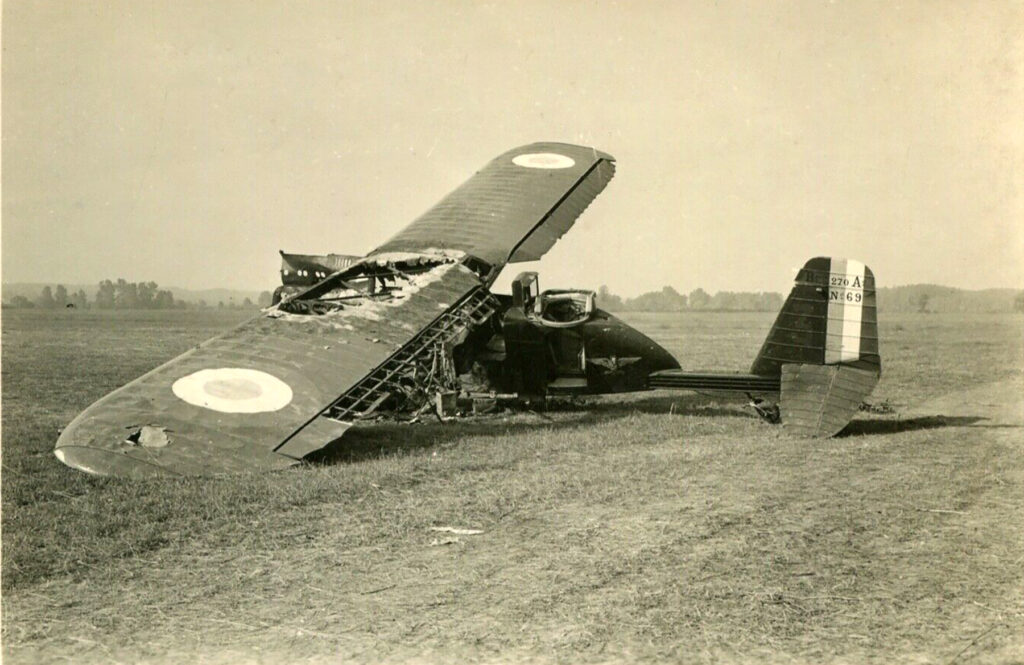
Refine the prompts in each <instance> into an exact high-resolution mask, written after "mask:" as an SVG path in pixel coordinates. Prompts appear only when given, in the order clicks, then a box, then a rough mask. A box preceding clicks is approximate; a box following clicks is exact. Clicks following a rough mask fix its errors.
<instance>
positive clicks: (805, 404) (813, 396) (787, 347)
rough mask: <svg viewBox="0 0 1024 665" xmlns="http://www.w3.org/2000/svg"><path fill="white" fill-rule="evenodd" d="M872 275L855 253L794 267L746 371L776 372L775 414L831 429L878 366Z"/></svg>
mask: <svg viewBox="0 0 1024 665" xmlns="http://www.w3.org/2000/svg"><path fill="white" fill-rule="evenodd" d="M881 369H882V363H881V357H880V355H879V349H878V310H877V304H876V301H875V276H874V275H873V274H872V272H871V269H870V268H868V267H867V266H865V265H864V264H863V263H861V262H860V261H854V260H852V259H837V258H829V257H817V258H814V259H811V260H810V261H808V262H807V263H806V264H804V267H803V268H802V269H801V270H800V272H799V273H798V274H797V277H796V284H795V285H794V286H793V290H792V291H791V292H790V294H789V297H788V298H787V299H786V302H785V304H784V305H783V306H782V311H780V312H779V316H778V318H776V320H775V323H774V325H772V329H771V331H770V332H769V333H768V338H767V339H765V342H764V344H763V345H762V347H761V351H760V353H758V354H757V358H756V359H755V360H754V364H753V366H752V367H751V369H750V371H751V374H756V375H759V376H773V377H780V378H781V390H780V398H779V409H780V411H781V416H782V422H783V424H784V425H785V426H786V427H787V429H791V430H793V431H795V432H796V433H799V434H805V435H809V436H831V435H833V434H836V433H838V432H839V430H841V429H843V427H845V426H846V425H847V423H849V422H850V420H851V419H852V418H853V416H854V414H856V412H857V410H858V409H859V408H860V405H861V404H862V403H863V401H864V398H866V397H867V396H868V395H869V394H870V393H871V391H872V390H874V387H875V385H876V384H877V383H878V377H879V375H880V374H881Z"/></svg>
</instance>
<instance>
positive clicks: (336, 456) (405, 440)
mask: <svg viewBox="0 0 1024 665" xmlns="http://www.w3.org/2000/svg"><path fill="white" fill-rule="evenodd" d="M634 414H652V415H669V414H671V415H676V416H696V417H726V418H753V417H756V416H754V414H753V413H752V412H750V411H745V410H743V409H742V408H741V407H739V406H738V405H734V406H733V407H732V408H729V407H728V406H723V405H720V404H717V403H715V402H712V401H710V400H708V399H707V398H706V397H702V396H699V395H680V396H657V397H643V398H640V399H626V400H622V401H596V402H592V403H589V404H587V403H568V402H559V403H556V404H554V405H553V406H552V408H550V409H547V410H545V411H527V410H520V409H516V410H509V411H504V412H500V413H494V414H487V415H480V416H468V417H465V418H458V419H456V420H453V421H450V422H447V423H441V422H438V421H436V420H433V419H432V418H433V417H432V416H427V418H431V420H426V421H424V422H419V423H415V424H404V423H396V422H387V421H384V422H378V423H372V424H367V425H364V426H360V427H354V428H352V429H351V430H349V431H348V432H346V433H345V436H343V437H341V438H340V439H337V440H335V441H333V442H331V443H330V444H328V445H327V446H325V447H324V448H321V449H320V450H317V451H314V452H312V453H310V454H309V455H307V456H306V457H305V461H307V462H309V463H311V464H322V465H327V466H330V465H333V464H351V463H355V462H361V461H364V460H370V459H377V458H381V457H388V456H390V455H395V454H397V453H405V452H409V451H414V450H420V449H427V448H431V447H433V446H437V445H444V444H446V443H448V442H451V441H455V440H457V439H460V438H463V437H515V436H518V435H522V434H528V433H530V432H536V431H549V432H550V431H560V430H568V429H576V428H580V427H589V426H595V425H600V424H603V423H609V422H612V421H614V420H618V419H621V418H627V417H629V416H632V415H634Z"/></svg>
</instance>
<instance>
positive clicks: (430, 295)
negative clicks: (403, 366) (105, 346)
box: [55, 264, 480, 476]
mask: <svg viewBox="0 0 1024 665" xmlns="http://www.w3.org/2000/svg"><path fill="white" fill-rule="evenodd" d="M479 284H480V281H479V278H478V277H477V276H476V275H475V274H474V273H472V272H471V271H470V270H469V269H467V268H465V267H464V266H462V265H459V264H450V267H449V269H448V270H447V272H446V273H445V274H444V275H443V276H442V277H441V278H440V279H437V280H436V281H433V282H431V283H429V284H427V285H425V286H423V287H422V288H420V289H418V290H416V291H415V292H414V293H411V294H410V295H409V296H408V297H407V298H406V299H405V300H403V301H402V302H401V303H398V304H395V305H394V306H393V307H387V308H386V309H385V311H384V313H385V314H386V315H379V310H378V312H377V314H374V312H373V311H371V312H370V314H369V315H367V316H334V315H331V314H328V315H323V316H301V315H284V316H280V317H279V318H273V317H271V316H268V315H266V314H261V315H260V316H258V317H256V318H254V319H251V320H249V321H247V322H245V323H243V324H242V325H240V326H239V327H238V328H236V329H234V330H232V331H230V332H228V333H226V334H224V335H221V336H219V337H216V338H214V339H212V340H209V341H207V342H205V343H203V344H202V345H200V346H199V347H197V348H195V349H193V350H191V351H188V352H187V353H184V354H182V355H181V356H178V357H177V358H175V359H173V360H171V361H170V362H168V363H166V364H164V365H162V366H160V367H158V368H156V369H154V370H153V371H151V372H149V373H148V374H146V375H144V376H142V377H140V378H139V379H136V380H135V381H132V382H131V383H129V384H127V385H126V386H124V387H122V388H120V389H118V390H116V391H114V392H113V393H111V394H109V395H107V396H106V397H104V398H103V399H101V400H100V401H98V402H96V403H95V404H93V405H92V406H90V407H89V408H88V409H86V410H85V411H84V412H82V414H80V415H79V416H78V417H77V418H76V419H75V420H74V421H72V423H71V424H70V425H68V427H67V428H65V430H64V431H63V433H62V434H61V436H60V438H59V440H58V441H57V450H56V451H55V452H56V454H57V457H58V458H60V459H61V461H63V462H64V463H65V464H68V465H69V466H73V467H76V468H79V469H82V470H84V471H89V472H92V473H96V474H100V475H120V476H141V475H152V474H159V473H174V474H185V475H205V474H212V473H225V472H228V473H230V472H243V471H265V470H270V469H277V468H283V467H287V466H289V465H291V464H294V463H295V462H296V460H295V459H294V458H292V457H288V456H285V455H281V454H278V453H275V452H274V448H275V447H276V446H277V445H278V444H280V443H281V442H282V441H284V440H285V439H287V438H289V437H290V436H292V435H293V434H294V433H296V432H298V433H299V434H302V430H303V428H304V427H305V426H306V425H308V424H310V423H312V422H313V421H314V419H316V418H317V415H318V414H319V413H321V412H322V411H323V410H324V409H325V408H327V407H328V406H329V405H330V404H331V403H332V402H333V401H334V400H335V399H336V398H337V397H338V396H339V395H340V394H342V393H343V392H344V391H345V390H347V389H348V388H349V387H350V386H351V385H352V384H354V383H355V382H357V381H358V380H360V379H361V378H362V377H363V376H365V375H366V374H367V372H369V371H370V370H372V369H373V368H374V367H376V366H377V365H378V364H380V363H381V362H382V361H383V360H384V359H385V358H387V357H388V356H389V355H390V354H391V353H392V352H394V350H395V349H396V348H398V347H400V346H401V345H403V344H405V343H406V342H408V341H409V340H410V339H411V338H412V337H413V336H414V335H415V334H416V333H417V332H418V331H419V330H420V329H421V328H423V327H424V326H426V325H428V324H430V323H431V322H432V321H433V320H434V319H435V318H437V317H438V315H440V314H441V313H442V312H443V311H444V310H445V308H446V307H448V306H450V305H451V304H453V303H455V302H456V301H457V300H458V299H459V298H460V297H462V296H463V295H465V294H466V293H468V292H469V291H470V290H471V289H473V288H475V287H477V286H479ZM225 369H227V370H228V371H233V370H239V371H242V372H247V371H256V372H258V373H260V374H261V375H262V374H269V375H270V376H271V377H272V378H275V379H276V380H279V381H280V382H282V383H283V384H285V385H287V386H288V388H289V389H290V392H291V397H290V400H289V401H288V402H287V404H286V405H284V406H283V407H281V408H278V409H277V410H273V411H262V412H255V413H230V412H224V411H221V410H217V409H215V408H209V407H204V406H196V405H194V404H191V403H188V402H186V401H184V399H182V398H180V397H179V396H178V395H177V394H176V393H175V392H174V391H173V390H172V386H173V385H174V384H175V382H177V381H178V380H179V379H182V378H184V377H190V376H193V375H195V374H196V373H198V372H202V371H203V370H215V371H221V372H223V370H225ZM243 387H244V385H243ZM214 388H215V390H213V392H214V393H216V392H217V391H218V390H222V389H223V390H227V389H228V388H230V386H229V387H228V388H224V387H220V386H214ZM143 425H152V426H155V427H160V428H164V429H163V431H164V432H165V433H166V435H167V439H168V441H167V444H166V445H163V446H161V447H147V446H143V445H140V444H138V443H135V442H132V441H130V440H129V439H128V436H129V434H131V433H132V432H133V431H138V430H139V428H140V427H141V426H143ZM311 432H313V430H311ZM319 434H322V435H323V436H324V438H325V440H323V441H320V442H319V445H320V446H322V445H326V444H327V443H329V440H330V438H333V437H334V435H335V434H336V435H340V431H339V432H320V433H319ZM314 438H318V437H310V436H309V433H306V435H302V436H301V440H303V441H304V442H305V443H304V450H307V451H309V450H313V449H315V447H318V446H316V441H314Z"/></svg>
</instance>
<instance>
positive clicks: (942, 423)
mask: <svg viewBox="0 0 1024 665" xmlns="http://www.w3.org/2000/svg"><path fill="white" fill-rule="evenodd" d="M982 420H985V418H982V417H980V416H921V417H918V418H901V419H899V420H854V421H853V422H851V423H850V424H849V425H847V426H846V429H844V430H843V431H842V432H840V433H839V434H837V435H836V436H838V437H844V436H859V435H862V434H898V433H899V432H915V431H917V430H924V429H938V428H940V427H969V426H971V425H974V424H976V423H978V422H981V421H982ZM983 427H984V425H983Z"/></svg>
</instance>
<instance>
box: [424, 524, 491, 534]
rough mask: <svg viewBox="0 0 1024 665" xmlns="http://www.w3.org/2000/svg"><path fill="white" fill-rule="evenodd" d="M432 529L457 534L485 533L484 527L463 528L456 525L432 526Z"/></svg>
mask: <svg viewBox="0 0 1024 665" xmlns="http://www.w3.org/2000/svg"><path fill="white" fill-rule="evenodd" d="M430 530H431V531H437V532H438V533H453V534H455V535H456V536H479V535H480V534H481V533H483V529H463V528H460V527H454V526H432V527H430Z"/></svg>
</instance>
